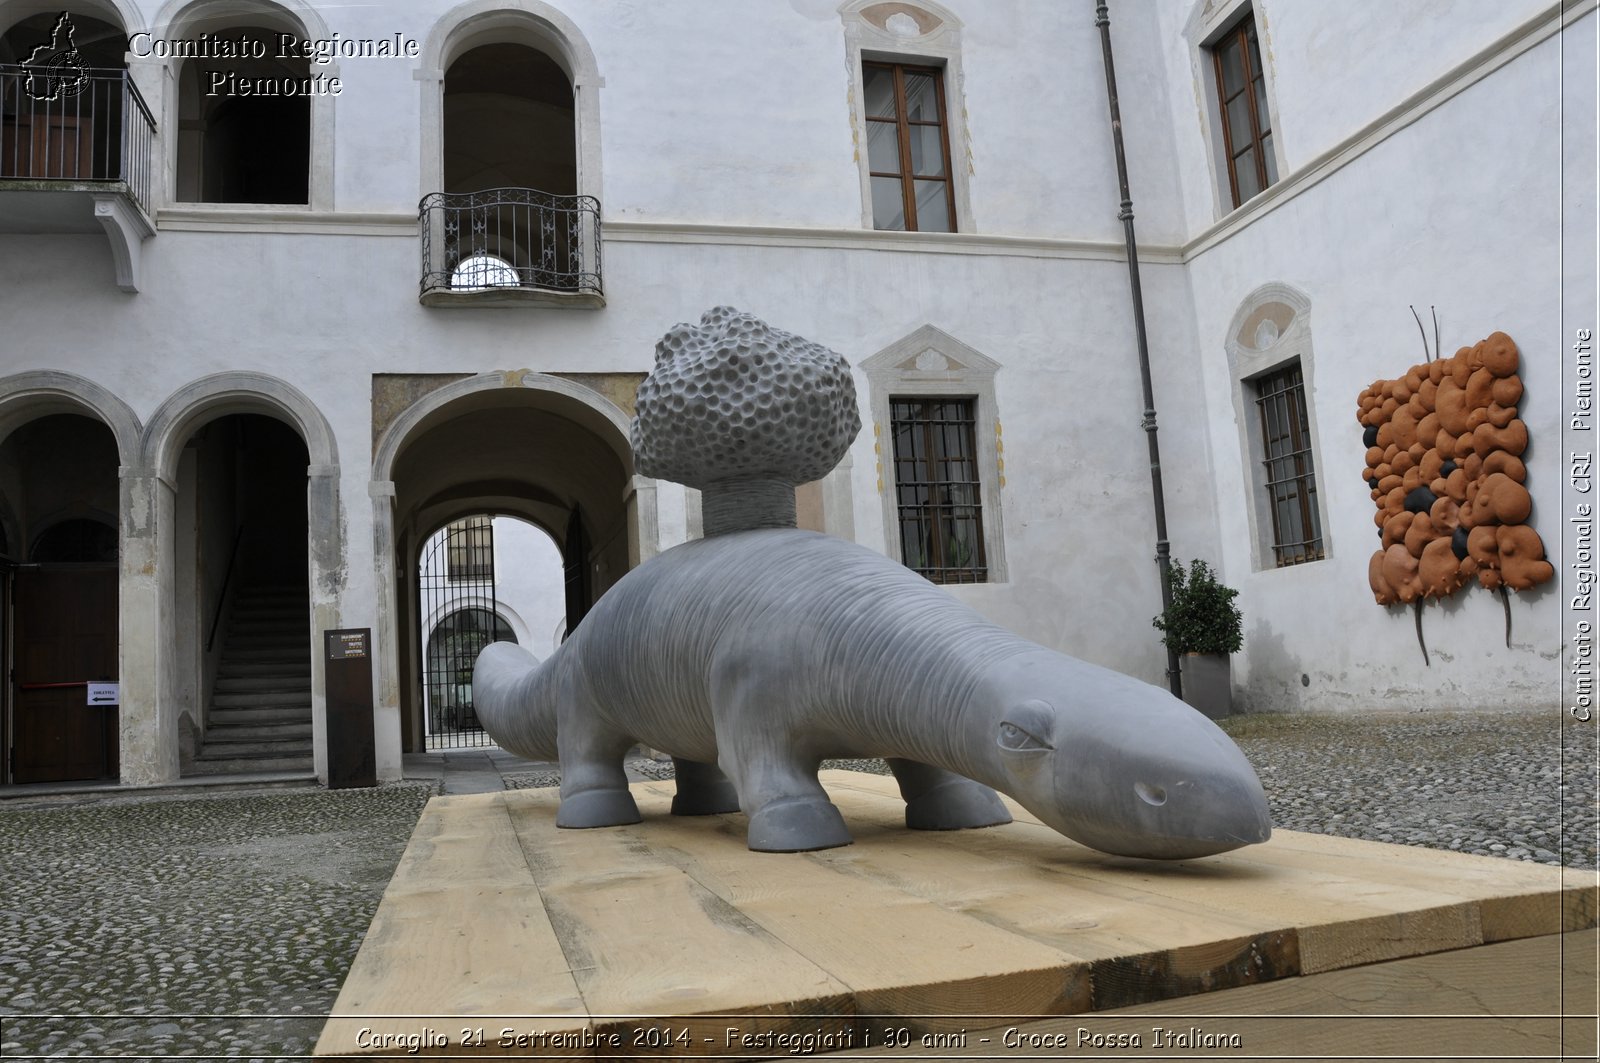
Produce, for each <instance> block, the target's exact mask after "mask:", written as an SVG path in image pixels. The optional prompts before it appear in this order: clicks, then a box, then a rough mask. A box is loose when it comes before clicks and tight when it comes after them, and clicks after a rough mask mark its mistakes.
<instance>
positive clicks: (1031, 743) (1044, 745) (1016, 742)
mask: <svg viewBox="0 0 1600 1063" xmlns="http://www.w3.org/2000/svg"><path fill="white" fill-rule="evenodd" d="M1000 748H1001V749H1008V750H1011V751H1012V752H1013V753H1032V752H1040V753H1043V752H1046V751H1048V750H1050V749H1052V748H1054V747H1053V746H1051V745H1050V743H1049V742H1046V741H1045V740H1044V739H1042V738H1040V737H1039V736H1037V735H1034V734H1030V733H1029V732H1027V731H1025V730H1023V729H1022V728H1021V727H1018V726H1017V725H1016V724H1014V723H1011V722H1010V721H1009V720H1008V721H1006V722H1005V723H1002V724H1001V725H1000Z"/></svg>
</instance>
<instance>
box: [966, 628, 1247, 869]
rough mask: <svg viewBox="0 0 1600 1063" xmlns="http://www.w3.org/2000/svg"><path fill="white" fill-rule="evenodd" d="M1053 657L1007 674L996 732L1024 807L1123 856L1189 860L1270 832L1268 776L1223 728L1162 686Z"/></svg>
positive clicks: (1075, 835) (1074, 836) (1005, 766)
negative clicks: (1260, 773)
mask: <svg viewBox="0 0 1600 1063" xmlns="http://www.w3.org/2000/svg"><path fill="white" fill-rule="evenodd" d="M1051 656H1052V657H1057V660H1056V661H1050V660H1036V661H1033V662H1029V663H1022V664H1020V665H1018V666H1016V668H1015V670H1014V672H1013V674H1012V675H1011V676H1008V678H1007V681H1006V682H1005V683H1004V688H1005V689H1006V690H1007V692H1008V693H1009V694H1010V695H1011V696H1009V697H1007V698H1005V699H1004V700H1003V702H1002V704H1003V705H1004V708H1003V709H1002V711H1001V714H1000V720H999V723H998V725H997V726H996V728H995V734H994V736H993V740H994V742H995V745H996V747H997V752H998V756H999V760H1000V763H1001V765H1002V768H1003V771H1004V773H1005V774H1006V776H1007V781H1008V782H1009V785H1008V786H1006V787H1004V789H1005V791H1006V792H1007V793H1009V794H1010V795H1011V796H1012V797H1014V798H1016V799H1017V800H1018V801H1019V802H1021V803H1022V805H1023V807H1025V808H1027V809H1028V811H1030V812H1032V813H1033V814H1034V815H1036V816H1038V817H1039V818H1040V820H1042V821H1043V822H1044V823H1046V824H1048V825H1049V826H1051V827H1053V828H1055V829H1056V830H1058V831H1060V832H1061V833H1062V834H1065V835H1066V836H1067V837H1069V838H1071V839H1073V840H1074V841H1077V842H1081V843H1083V844H1084V845H1087V846H1090V847H1091V848H1094V849H1098V850H1100V851H1101V852H1106V853H1113V854H1117V855H1120V856H1141V857H1149V858H1153V859H1161V860H1182V859H1188V858H1191V857H1199V856H1210V855H1212V854H1214V853H1221V852H1226V851H1228V850H1229V849H1237V848H1239V847H1240V846H1243V845H1251V844H1254V843H1256V842H1264V841H1266V840H1267V839H1268V838H1269V837H1271V836H1272V824H1271V820H1270V818H1269V816H1268V810H1267V797H1266V793H1265V792H1264V791H1263V790H1262V788H1261V781H1260V780H1259V779H1257V778H1256V773H1255V770H1254V769H1253V768H1251V766H1250V762H1249V761H1247V760H1246V759H1245V757H1244V754H1243V753H1242V752H1240V750H1239V747H1238V746H1236V745H1235V744H1234V743H1233V740H1232V739H1230V738H1229V737H1228V736H1227V735H1226V734H1225V733H1223V731H1222V729H1221V728H1219V727H1218V726H1217V725H1216V724H1214V723H1212V722H1211V721H1210V720H1208V719H1206V718H1205V717H1204V716H1203V715H1201V714H1200V713H1199V712H1196V711H1195V710H1194V709H1192V708H1190V707H1189V706H1188V705H1186V704H1184V703H1183V702H1182V701H1179V700H1178V699H1177V698H1175V697H1173V696H1172V695H1171V694H1169V693H1167V692H1166V691H1164V690H1161V689H1159V688H1158V687H1154V686H1151V685H1150V684H1148V683H1141V682H1139V681H1138V680H1136V679H1131V678H1129V677H1127V676H1123V675H1120V674H1118V673H1115V672H1111V671H1108V670H1106V669H1103V668H1097V667H1095V666H1094V665H1090V664H1085V663H1084V662H1081V661H1074V660H1072V659H1071V658H1066V657H1058V656H1057V655H1051Z"/></svg>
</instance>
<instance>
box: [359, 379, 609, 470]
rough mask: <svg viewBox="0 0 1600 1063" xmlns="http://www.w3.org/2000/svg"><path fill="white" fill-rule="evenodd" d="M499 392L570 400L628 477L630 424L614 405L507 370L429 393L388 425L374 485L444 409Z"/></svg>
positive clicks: (585, 391)
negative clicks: (526, 392)
mask: <svg viewBox="0 0 1600 1063" xmlns="http://www.w3.org/2000/svg"><path fill="white" fill-rule="evenodd" d="M501 388H527V389H529V390H531V391H540V392H548V393H549V394H551V395H559V396H563V397H564V398H568V399H572V400H574V401H575V402H577V403H578V404H579V406H580V407H582V408H584V409H586V410H587V411H589V413H590V414H591V415H592V416H591V417H590V419H589V420H588V423H585V422H579V423H582V424H584V427H586V428H589V429H590V430H591V431H594V432H595V433H596V434H597V435H599V436H600V437H601V438H602V439H607V442H608V443H610V445H611V447H612V449H613V450H615V451H616V452H617V455H618V456H619V457H621V458H622V459H623V461H624V463H625V465H626V467H627V469H628V471H629V473H630V474H631V473H632V471H633V456H632V450H631V448H630V447H629V444H628V434H629V430H630V419H629V417H628V415H627V414H626V413H624V412H623V411H622V409H621V408H620V407H619V406H617V404H616V403H614V402H612V401H610V400H609V399H607V398H605V397H604V396H602V395H600V394H598V393H597V392H595V391H592V390H590V389H589V388H586V387H584V386H583V385H582V384H574V383H573V382H572V381H570V380H565V379H563V378H561V377H557V376H549V375H547V374H545V373H530V372H528V371H526V370H520V371H519V370H510V371H505V372H493V373H480V374H478V375H477V376H471V377H467V378H466V379H464V380H457V381H455V382H454V383H450V384H446V385H445V386H444V387H442V388H439V389H438V390H437V391H433V392H430V393H429V394H428V395H426V396H424V397H423V398H421V399H418V400H417V401H416V402H415V403H413V404H412V405H411V406H409V407H407V408H406V410H405V412H404V413H402V414H401V415H400V416H399V417H396V418H395V420H394V423H393V424H391V425H389V427H388V428H386V429H384V432H383V435H382V436H381V437H380V438H379V439H378V445H377V447H376V448H375V450H374V452H373V458H372V478H373V480H375V481H379V482H382V481H386V480H393V478H394V463H395V459H396V458H397V457H399V455H400V452H401V451H402V450H404V449H405V446H406V444H407V443H409V442H410V441H411V440H413V439H415V438H416V437H417V436H418V435H420V434H421V433H422V432H425V431H427V429H428V428H430V427H432V426H433V425H435V424H438V423H439V422H440V421H442V420H445V419H446V418H447V417H449V416H450V414H448V413H447V412H446V411H447V409H448V408H449V407H452V406H454V405H455V404H456V403H457V402H458V401H459V400H461V399H464V398H467V397H468V396H471V395H478V394H482V393H485V392H493V391H497V390H499V389H501ZM608 436H609V438H607V437H608Z"/></svg>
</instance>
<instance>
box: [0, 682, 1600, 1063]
mask: <svg viewBox="0 0 1600 1063" xmlns="http://www.w3.org/2000/svg"><path fill="white" fill-rule="evenodd" d="M1227 729H1228V730H1229V731H1230V732H1231V733H1232V734H1233V735H1234V736H1235V738H1236V739H1237V740H1238V742H1239V744H1240V746H1241V747H1242V748H1243V749H1244V751H1245V753H1246V754H1247V755H1248V756H1249V757H1250V759H1251V761H1252V763H1254V764H1255V765H1256V766H1257V769H1258V771H1259V773H1260V775H1261V778H1262V781H1263V784H1264V785H1265V786H1266V788H1267V793H1268V796H1269V797H1270V799H1271V802H1272V806H1273V817H1274V823H1275V824H1276V825H1277V826H1278V827H1280V828H1286V829H1292V830H1309V831H1319V832H1323V833H1329V834H1340V835H1346V836H1350V837H1359V838H1367V839H1372V840H1377V841H1389V842H1397V843H1400V844H1407V845H1427V846H1432V847H1435V848H1448V849H1459V850H1463V851H1466V852H1475V853H1482V854H1486V855H1492V856H1497V857H1501V858H1506V859H1521V860H1532V861H1539V862H1544V863H1561V864H1565V865H1567V866H1569V867H1582V868H1594V867H1595V866H1596V788H1595V777H1596V763H1597V751H1596V730H1595V725H1594V724H1578V723H1576V722H1574V721H1571V720H1568V719H1566V718H1565V717H1562V716H1559V715H1557V714H1555V713H1554V712H1547V713H1538V714H1529V713H1505V714H1478V715H1453V714H1448V713H1435V712H1429V713H1409V714H1399V713H1391V714H1350V715H1341V716H1252V717H1242V718H1236V719H1234V720H1231V721H1229V722H1228V724H1227ZM630 766H631V768H632V769H633V771H634V773H635V774H641V775H652V776H658V777H659V776H661V775H663V774H667V773H669V772H670V764H656V763H653V762H650V761H645V760H638V761H635V762H633V763H632V764H631V765H630ZM850 766H860V767H864V768H868V769H871V768H873V767H875V766H876V765H872V764H860V765H854V764H853V765H850ZM879 770H881V767H880V768H879ZM407 775H408V776H414V777H413V778H408V780H407V781H406V782H404V783H399V784H394V785H389V786H384V787H381V788H378V789H373V790H340V791H326V790H320V789H314V788H295V789H276V790H260V791H218V792H201V793H194V792H190V793H183V794H179V795H163V796H156V797H141V796H131V795H128V794H126V793H117V792H102V793H100V794H97V795H94V796H91V797H78V798H67V797H54V798H41V799H12V800H6V801H0V1029H3V1031H4V1032H3V1034H0V1059H5V1060H11V1059H21V1058H29V1057H38V1056H72V1055H93V1056H117V1057H120V1058H124V1059H129V1058H169V1057H171V1056H175V1055H185V1056H189V1057H193V1058H203V1059H217V1058H224V1057H227V1058H232V1059H241V1060H250V1059H258V1060H277V1059H282V1058H285V1057H292V1056H304V1055H307V1054H309V1052H310V1051H311V1046H312V1045H313V1044H314V1043H315V1041H316V1038H317V1035H318V1033H319V1031H320V1029H321V1027H322V1022H323V1017H324V1016H325V1015H326V1013H327V1011H328V1010H329V1009H330V1008H331V1006H332V1004H333V1001H334V998H335V997H336V996H337V995H338V991H339V987H340V985H341V984H342V982H343V980H344V976H345V972H346V971H347V970H348V969H349V966H350V963H351V962H352V960H353V959H354V957H355V953H356V950H357V949H358V948H359V946H360V944H361V939H362V937H363V935H364V934H365V932H366V930H367V926H368V924H369V923H370V922H371V919H372V916H373V913H374V912H375V910H376V909H377V905H378V901H379V899H380V898H381V896H382V894H383V890H384V887H385V885H386V884H387V882H388V880H389V877H390V875H391V874H392V873H393V870H394V866H395V864H396V863H397V861H398V860H399V858H400V854H401V853H402V852H403V851H404V849H405V845H406V841H407V839H408V838H409V837H410V834H411V830H412V828H413V826H414V825H415V824H416V821H417V817H418V816H419V815H420V814H421V811H422V808H423V806H424V805H425V804H426V803H427V800H428V798H429V797H431V796H432V795H434V794H435V793H439V792H441V791H443V792H473V791H483V790H490V789H499V788H501V787H511V788H517V787H525V786H533V785H550V784H552V783H554V782H555V781H556V780H557V778H558V775H557V773H556V771H555V769H554V768H553V767H552V766H548V765H539V764H533V763H530V762H527V761H520V760H517V759H516V758H514V757H511V756H509V755H508V754H505V753H503V752H500V751H498V750H495V751H492V752H484V751H461V752H451V753H446V754H428V755H424V756H423V757H418V758H408V763H407ZM144 1053H148V1054H149V1055H148V1056H143V1055H142V1054H144Z"/></svg>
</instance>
